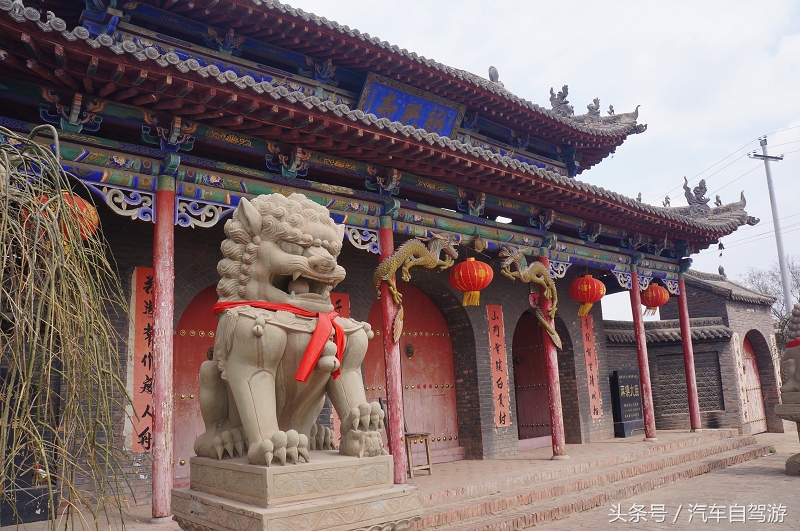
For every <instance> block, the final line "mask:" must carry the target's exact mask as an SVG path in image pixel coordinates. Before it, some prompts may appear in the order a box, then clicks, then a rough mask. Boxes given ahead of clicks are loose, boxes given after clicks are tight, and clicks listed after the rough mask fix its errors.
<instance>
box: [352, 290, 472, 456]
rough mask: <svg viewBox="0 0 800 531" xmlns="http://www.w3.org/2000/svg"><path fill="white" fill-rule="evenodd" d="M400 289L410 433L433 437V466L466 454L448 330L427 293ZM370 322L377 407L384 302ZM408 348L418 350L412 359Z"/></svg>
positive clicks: (381, 391)
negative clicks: (460, 435)
mask: <svg viewBox="0 0 800 531" xmlns="http://www.w3.org/2000/svg"><path fill="white" fill-rule="evenodd" d="M397 287H398V289H399V290H400V293H402V294H403V308H404V310H405V322H404V325H403V335H402V337H401V338H400V367H401V371H402V378H403V409H404V415H405V421H406V425H407V427H408V431H409V432H424V433H430V435H431V453H432V458H433V460H434V462H437V461H449V460H453V459H460V458H462V457H461V456H462V455H463V453H462V452H457V451H456V449H457V448H458V421H457V417H456V389H455V375H454V372H453V345H452V343H451V341H450V330H449V328H448V327H447V323H446V322H445V320H444V316H443V315H442V313H441V312H440V311H439V308H437V307H436V305H435V304H434V303H433V301H432V300H431V299H430V298H428V296H427V295H425V293H423V292H422V291H421V290H420V289H418V288H415V287H414V286H411V285H409V284H406V283H405V282H398V283H397ZM367 321H368V322H369V323H370V324H371V325H372V329H373V330H374V331H375V332H376V333H375V337H374V338H373V339H372V340H370V342H369V348H368V349H367V356H366V358H364V385H365V387H366V390H367V399H368V400H369V401H370V402H373V401H377V400H378V399H379V398H383V399H384V400H385V399H386V372H385V371H386V369H385V363H384V358H383V356H384V354H383V335H382V334H383V316H382V314H381V302H380V301H375V303H374V304H373V305H372V309H371V310H370V312H369V318H368V319H367ZM406 345H411V346H413V348H414V353H413V355H412V356H411V357H410V358H409V357H408V355H407V354H406ZM422 446H424V445H422ZM412 451H413V452H414V454H415V455H416V453H417V452H424V448H413V449H412ZM416 461H417V458H416V457H415V462H416Z"/></svg>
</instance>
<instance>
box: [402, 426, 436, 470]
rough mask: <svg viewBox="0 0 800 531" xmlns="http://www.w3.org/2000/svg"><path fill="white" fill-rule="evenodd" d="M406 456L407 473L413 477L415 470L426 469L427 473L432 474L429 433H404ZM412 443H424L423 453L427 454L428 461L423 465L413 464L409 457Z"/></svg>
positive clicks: (411, 458)
mask: <svg viewBox="0 0 800 531" xmlns="http://www.w3.org/2000/svg"><path fill="white" fill-rule="evenodd" d="M405 436H406V457H407V458H408V475H409V476H410V477H412V478H413V477H414V471H415V470H427V471H428V474H430V475H433V468H432V467H431V435H430V433H406V434H405ZM413 443H420V444H422V443H425V454H426V455H427V456H428V462H427V463H426V464H423V465H416V466H415V465H414V461H413V457H411V445H412V444H413Z"/></svg>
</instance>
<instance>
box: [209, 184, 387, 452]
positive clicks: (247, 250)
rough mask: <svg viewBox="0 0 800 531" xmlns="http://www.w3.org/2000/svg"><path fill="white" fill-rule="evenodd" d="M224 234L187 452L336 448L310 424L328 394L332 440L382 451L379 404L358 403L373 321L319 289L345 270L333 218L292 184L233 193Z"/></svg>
mask: <svg viewBox="0 0 800 531" xmlns="http://www.w3.org/2000/svg"><path fill="white" fill-rule="evenodd" d="M225 234H226V236H227V239H226V240H224V241H223V242H222V245H221V249H222V254H223V255H224V258H223V259H222V260H220V262H219V264H218V266H217V270H218V271H219V274H220V276H221V277H222V278H221V280H220V281H219V284H218V285H217V293H218V295H219V302H218V303H217V304H216V305H215V307H214V311H215V313H216V314H217V315H218V318H219V324H218V325H217V332H216V336H215V343H214V350H213V358H212V359H211V360H210V361H207V362H205V363H203V365H202V367H201V369H200V409H201V412H202V415H203V421H204V423H205V427H206V432H205V433H204V434H203V435H201V436H200V437H198V438H197V440H196V441H195V444H194V450H195V453H196V454H197V455H199V456H205V457H211V458H215V459H223V458H224V457H234V456H235V455H237V454H238V455H240V456H245V455H246V456H247V460H248V461H249V462H250V463H251V464H259V465H267V466H269V465H270V464H271V463H273V462H279V463H281V464H286V461H287V460H288V461H289V462H290V463H297V462H298V460H299V459H304V460H305V461H308V460H309V454H308V450H309V449H311V450H323V449H335V448H336V446H335V441H332V440H331V439H332V435H333V433H332V431H331V430H330V429H329V428H327V427H324V426H321V425H316V424H315V422H316V419H317V416H318V415H319V412H320V411H321V409H322V406H323V404H324V399H325V394H326V393H327V394H328V396H329V397H330V400H331V402H332V404H333V407H334V408H335V409H336V412H337V414H338V415H339V418H340V419H341V444H340V446H339V451H340V452H341V453H343V454H346V455H351V456H358V457H362V456H375V455H381V454H385V453H386V450H385V449H384V448H383V442H382V440H381V436H380V430H381V429H383V417H384V414H383V410H382V409H381V407H380V405H379V404H378V403H376V402H375V403H372V404H369V403H367V400H366V396H365V394H364V383H363V381H362V378H361V363H362V361H363V360H364V356H365V354H366V351H367V342H368V340H369V339H371V338H372V337H373V332H372V330H371V328H370V325H369V324H368V323H362V322H359V321H354V320H352V319H344V318H342V317H338V314H336V312H334V309H333V305H332V304H331V300H330V292H331V290H332V289H333V288H334V287H335V286H336V285H337V284H338V283H339V282H341V281H342V280H344V278H345V270H344V268H343V267H342V266H340V265H339V264H338V263H337V262H336V259H337V257H338V255H339V252H340V251H341V248H342V238H343V236H344V227H343V226H341V225H340V226H337V225H336V224H334V223H333V221H332V220H331V219H330V216H329V214H328V210H327V209H326V208H325V207H323V206H321V205H318V204H316V203H314V202H313V201H311V200H310V199H308V198H306V196H304V195H302V194H292V195H290V196H289V197H284V196H282V195H279V194H274V195H269V196H266V195H262V196H259V197H256V198H255V199H253V200H252V201H247V200H246V199H242V200H241V202H240V203H239V205H238V207H237V208H236V210H235V211H234V213H233V218H232V219H230V220H228V221H227V223H226V224H225Z"/></svg>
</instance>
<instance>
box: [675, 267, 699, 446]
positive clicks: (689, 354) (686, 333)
mask: <svg viewBox="0 0 800 531" xmlns="http://www.w3.org/2000/svg"><path fill="white" fill-rule="evenodd" d="M678 289H679V290H680V295H678V315H679V317H680V321H681V341H682V342H683V368H684V370H685V371H686V396H687V397H688V398H689V421H690V423H691V426H692V431H695V430H699V429H700V428H701V424H700V400H699V398H698V397H697V379H696V378H695V375H694V351H693V350H692V328H691V325H690V324H689V303H688V302H687V300H686V284H685V283H684V281H683V276H682V275H681V278H680V279H679V280H678Z"/></svg>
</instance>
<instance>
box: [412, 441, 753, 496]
mask: <svg viewBox="0 0 800 531" xmlns="http://www.w3.org/2000/svg"><path fill="white" fill-rule="evenodd" d="M737 436H738V432H737V430H726V429H722V430H708V431H701V432H697V433H695V434H693V435H692V437H688V438H685V439H681V440H678V441H669V442H657V443H648V444H647V446H646V447H644V448H640V449H637V450H634V451H631V452H628V453H625V454H621V455H614V456H609V457H604V458H601V459H596V460H592V461H584V462H569V461H561V462H560V463H561V466H559V467H558V468H550V469H548V470H543V471H532V472H530V473H520V474H514V475H509V476H506V477H501V478H497V479H491V480H487V481H482V482H480V483H476V484H472V485H463V486H459V487H454V488H448V489H441V490H435V491H427V492H426V489H424V488H423V489H422V490H423V503H424V504H425V506H440V505H441V504H442V503H448V502H451V501H456V500H466V499H470V498H480V497H483V496H490V495H492V494H496V493H498V492H503V491H508V490H516V489H520V488H524V487H527V486H530V485H539V484H541V483H544V482H548V481H553V480H556V479H560V478H566V477H569V476H573V475H576V474H585V473H588V472H589V471H590V470H591V469H596V468H608V467H613V466H617V465H621V464H625V463H632V462H636V461H641V460H643V459H647V458H650V457H653V456H658V455H662V454H666V453H669V452H673V451H676V450H680V449H683V448H690V447H694V446H699V445H704V444H708V443H713V442H715V441H721V440H725V439H731V438H735V437H737ZM434 473H435V472H434Z"/></svg>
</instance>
